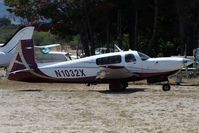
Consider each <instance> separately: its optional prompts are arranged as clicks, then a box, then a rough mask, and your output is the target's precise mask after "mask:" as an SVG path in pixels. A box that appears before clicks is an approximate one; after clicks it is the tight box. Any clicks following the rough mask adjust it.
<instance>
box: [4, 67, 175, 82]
mask: <svg viewBox="0 0 199 133" xmlns="http://www.w3.org/2000/svg"><path fill="white" fill-rule="evenodd" d="M177 71H178V70H175V71H170V72H160V73H137V74H138V75H140V77H139V78H140V80H142V79H147V78H149V77H158V76H165V77H168V76H169V75H172V74H174V73H176V72H177ZM8 79H9V80H15V81H25V82H60V83H64V82H65V83H89V82H99V83H100V82H102V81H103V82H106V80H97V79H96V76H92V77H82V78H54V77H50V76H48V75H46V74H44V73H43V72H41V71H40V70H39V69H36V70H34V71H32V72H31V71H20V72H15V73H11V74H9V76H8ZM130 79H131V78H130ZM130 81H134V80H133V79H131V80H130ZM135 81H137V80H135Z"/></svg>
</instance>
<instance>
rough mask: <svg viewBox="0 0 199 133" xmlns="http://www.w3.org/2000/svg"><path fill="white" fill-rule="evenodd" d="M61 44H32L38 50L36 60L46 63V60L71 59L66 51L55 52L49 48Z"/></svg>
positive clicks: (60, 60)
mask: <svg viewBox="0 0 199 133" xmlns="http://www.w3.org/2000/svg"><path fill="white" fill-rule="evenodd" d="M58 46H61V45H60V44H50V45H43V46H34V47H35V48H36V49H38V50H39V51H38V52H36V53H37V54H36V62H38V63H47V62H63V61H69V60H71V56H72V54H70V53H67V52H56V51H51V48H53V47H58Z"/></svg>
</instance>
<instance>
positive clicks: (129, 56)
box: [125, 54, 136, 62]
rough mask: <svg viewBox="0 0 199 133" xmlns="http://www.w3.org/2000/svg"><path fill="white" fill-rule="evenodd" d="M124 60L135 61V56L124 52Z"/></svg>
mask: <svg viewBox="0 0 199 133" xmlns="http://www.w3.org/2000/svg"><path fill="white" fill-rule="evenodd" d="M125 61H126V62H135V61H136V59H135V56H134V55H133V54H126V55H125Z"/></svg>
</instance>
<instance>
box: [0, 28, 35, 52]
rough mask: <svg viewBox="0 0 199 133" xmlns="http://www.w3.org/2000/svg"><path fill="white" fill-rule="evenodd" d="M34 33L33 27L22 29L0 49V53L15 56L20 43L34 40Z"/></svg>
mask: <svg viewBox="0 0 199 133" xmlns="http://www.w3.org/2000/svg"><path fill="white" fill-rule="evenodd" d="M33 32H34V27H33V26H28V27H23V28H20V29H19V30H17V31H16V33H15V34H14V35H13V36H12V37H11V38H10V39H9V40H8V41H7V42H6V43H5V44H4V45H2V46H1V47H0V52H4V53H11V54H14V52H15V49H16V47H17V44H18V43H19V41H20V40H26V39H32V35H33Z"/></svg>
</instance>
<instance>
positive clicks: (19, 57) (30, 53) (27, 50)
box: [8, 39, 37, 73]
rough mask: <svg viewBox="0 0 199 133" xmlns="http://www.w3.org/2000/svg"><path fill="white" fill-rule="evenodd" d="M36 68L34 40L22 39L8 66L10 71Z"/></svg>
mask: <svg viewBox="0 0 199 133" xmlns="http://www.w3.org/2000/svg"><path fill="white" fill-rule="evenodd" d="M36 68H37V64H36V62H35V56H34V46H33V40H32V39H28V40H21V41H20V42H19V44H18V45H17V48H16V51H15V54H14V56H13V58H12V60H11V62H10V65H9V67H8V73H12V72H13V73H15V72H17V71H20V70H31V69H36Z"/></svg>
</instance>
